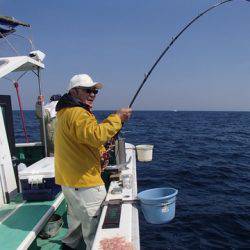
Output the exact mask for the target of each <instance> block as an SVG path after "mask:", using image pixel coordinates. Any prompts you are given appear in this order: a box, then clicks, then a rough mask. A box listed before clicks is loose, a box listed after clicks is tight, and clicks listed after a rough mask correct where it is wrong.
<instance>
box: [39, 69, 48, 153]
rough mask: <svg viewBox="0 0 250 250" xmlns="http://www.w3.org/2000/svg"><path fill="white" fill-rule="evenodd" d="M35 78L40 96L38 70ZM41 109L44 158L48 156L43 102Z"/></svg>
mask: <svg viewBox="0 0 250 250" xmlns="http://www.w3.org/2000/svg"><path fill="white" fill-rule="evenodd" d="M37 77H38V87H39V95H40V96H42V88H41V75H40V68H39V67H38V69H37ZM41 105H42V106H41V108H42V127H43V143H44V153H45V157H47V156H48V151H47V136H46V129H45V119H44V100H43V101H42V102H41Z"/></svg>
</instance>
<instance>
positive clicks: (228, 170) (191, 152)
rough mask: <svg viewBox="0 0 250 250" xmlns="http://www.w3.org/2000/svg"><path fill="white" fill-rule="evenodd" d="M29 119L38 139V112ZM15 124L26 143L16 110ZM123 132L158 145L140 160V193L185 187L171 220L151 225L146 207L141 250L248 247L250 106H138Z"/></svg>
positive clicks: (31, 134)
mask: <svg viewBox="0 0 250 250" xmlns="http://www.w3.org/2000/svg"><path fill="white" fill-rule="evenodd" d="M110 112H111V111H97V112H95V115H96V116H97V117H98V118H99V120H100V121H101V120H102V119H104V118H105V117H106V116H107V115H108V114H109V113H110ZM25 118H26V123H27V130H28V135H29V137H30V141H38V140H40V137H39V123H38V121H37V120H36V118H35V113H34V111H26V112H25ZM14 122H15V137H16V141H17V142H24V137H23V135H22V130H21V128H22V127H21V123H20V116H19V115H18V113H17V112H14ZM122 131H123V135H122V136H124V137H125V138H126V141H127V142H130V143H133V144H135V145H138V144H153V145H154V155H153V161H152V162H148V163H140V162H138V163H137V175H138V191H142V190H145V189H150V188H156V187H173V188H176V189H178V190H179V193H178V198H177V201H176V216H175V219H174V220H173V221H171V223H169V224H166V225H161V226H159V225H151V224H148V223H147V222H146V221H145V220H144V218H143V215H142V213H141V212H140V241H141V249H142V250H143V249H250V112H181V111H178V112H171V111H169V112H167V111H166V112H164V111H158V112H157V111H138V112H133V115H132V117H131V120H130V121H129V122H128V123H126V125H125V126H124V128H123V130H122Z"/></svg>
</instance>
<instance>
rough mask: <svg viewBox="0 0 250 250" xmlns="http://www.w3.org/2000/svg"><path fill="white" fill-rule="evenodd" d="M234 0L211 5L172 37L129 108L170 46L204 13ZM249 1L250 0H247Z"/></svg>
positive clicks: (130, 105)
mask: <svg viewBox="0 0 250 250" xmlns="http://www.w3.org/2000/svg"><path fill="white" fill-rule="evenodd" d="M232 1H233V0H225V1H222V2H220V3H217V4H215V5H213V6H211V7H209V8H208V9H206V10H205V11H203V12H202V13H200V14H198V15H197V16H196V17H195V18H193V19H192V20H191V21H190V22H189V23H188V24H187V25H186V26H184V28H183V29H182V30H181V31H180V32H179V33H178V34H177V35H176V36H175V37H173V38H172V40H171V42H170V43H169V44H168V45H167V47H166V48H165V49H164V50H163V52H162V53H161V55H160V56H159V57H158V58H157V60H156V61H155V63H154V64H153V66H152V67H151V68H150V70H149V71H148V73H147V74H145V76H144V79H143V81H142V83H141V84H140V86H139V88H138V89H137V91H136V93H135V95H134V96H133V99H132V101H131V102H130V104H129V108H131V107H132V105H133V103H134V101H135V99H136V97H137V96H138V94H139V92H140V91H141V89H142V87H143V86H144V84H145V83H146V81H147V79H148V78H149V76H150V75H151V73H152V72H153V70H154V69H155V67H156V66H157V64H158V63H159V62H160V61H161V59H162V58H163V56H164V55H165V54H166V52H167V51H168V50H169V49H170V47H171V46H172V45H173V44H174V43H175V42H176V40H177V39H178V38H179V37H180V36H181V34H182V33H183V32H184V31H185V30H187V29H188V28H189V27H190V26H191V25H192V24H193V23H194V22H195V21H197V20H198V19H199V18H200V17H202V16H203V15H205V14H206V13H208V12H209V11H211V10H213V9H215V8H217V7H219V6H220V5H223V4H226V3H229V2H232ZM245 1H247V2H250V0H245Z"/></svg>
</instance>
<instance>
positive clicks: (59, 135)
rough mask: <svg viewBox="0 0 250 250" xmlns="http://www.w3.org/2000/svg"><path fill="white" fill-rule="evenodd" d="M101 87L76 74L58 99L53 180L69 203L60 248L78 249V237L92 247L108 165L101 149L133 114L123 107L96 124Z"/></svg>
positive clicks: (89, 247) (103, 197) (103, 149)
mask: <svg viewBox="0 0 250 250" xmlns="http://www.w3.org/2000/svg"><path fill="white" fill-rule="evenodd" d="M102 86H103V85H102V84H101V83H98V82H93V80H92V79H91V77H90V76H89V75H86V74H80V75H75V76H73V77H72V78H71V80H70V83H69V88H68V90H69V92H68V93H67V94H65V95H63V96H62V98H61V99H60V100H59V102H58V104H57V106H56V111H57V125H56V136H55V178H56V183H57V184H59V185H61V186H62V191H63V194H64V196H65V199H66V202H67V204H68V226H69V230H68V234H67V235H66V236H65V238H64V239H63V248H64V249H70V248H71V249H74V248H76V247H77V245H78V243H79V242H80V240H81V238H82V236H83V238H84V241H85V243H86V246H87V249H91V246H92V243H93V240H94V236H95V232H96V228H97V225H98V220H99V215H100V205H101V203H102V201H103V200H104V199H105V196H106V190H105V187H104V183H103V180H102V178H101V169H102V168H105V166H106V165H107V163H108V162H107V161H101V158H103V155H105V148H104V146H103V144H104V143H106V142H107V141H108V140H110V139H111V138H112V137H113V136H114V135H116V134H117V133H118V132H119V130H120V129H121V127H122V123H123V122H125V121H127V120H128V119H129V118H130V116H131V112H132V110H131V109H130V108H122V109H120V110H118V111H116V113H114V114H111V115H109V116H108V117H107V118H106V119H105V120H104V121H103V122H102V123H98V122H97V120H96V118H95V116H94V115H93V113H92V108H93V104H94V101H95V98H96V95H97V93H98V91H99V90H100V89H101V88H102Z"/></svg>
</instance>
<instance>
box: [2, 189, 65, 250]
mask: <svg viewBox="0 0 250 250" xmlns="http://www.w3.org/2000/svg"><path fill="white" fill-rule="evenodd" d="M63 200H64V197H63V194H62V193H60V194H59V195H58V196H57V198H56V199H55V200H52V201H43V202H22V203H21V202H19V203H17V204H16V205H14V203H13V204H11V205H10V209H8V206H4V207H2V209H1V211H2V217H1V218H2V220H1V222H0V246H1V249H27V248H28V247H29V246H30V245H31V244H32V242H33V241H34V239H35V238H36V236H37V234H38V233H39V232H40V230H41V229H42V228H43V226H44V225H45V224H46V222H47V221H48V219H49V218H50V216H51V215H52V214H53V213H54V212H55V210H56V209H58V207H59V206H60V205H62V206H64V207H65V204H64V203H63ZM64 210H65V209H64Z"/></svg>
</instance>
